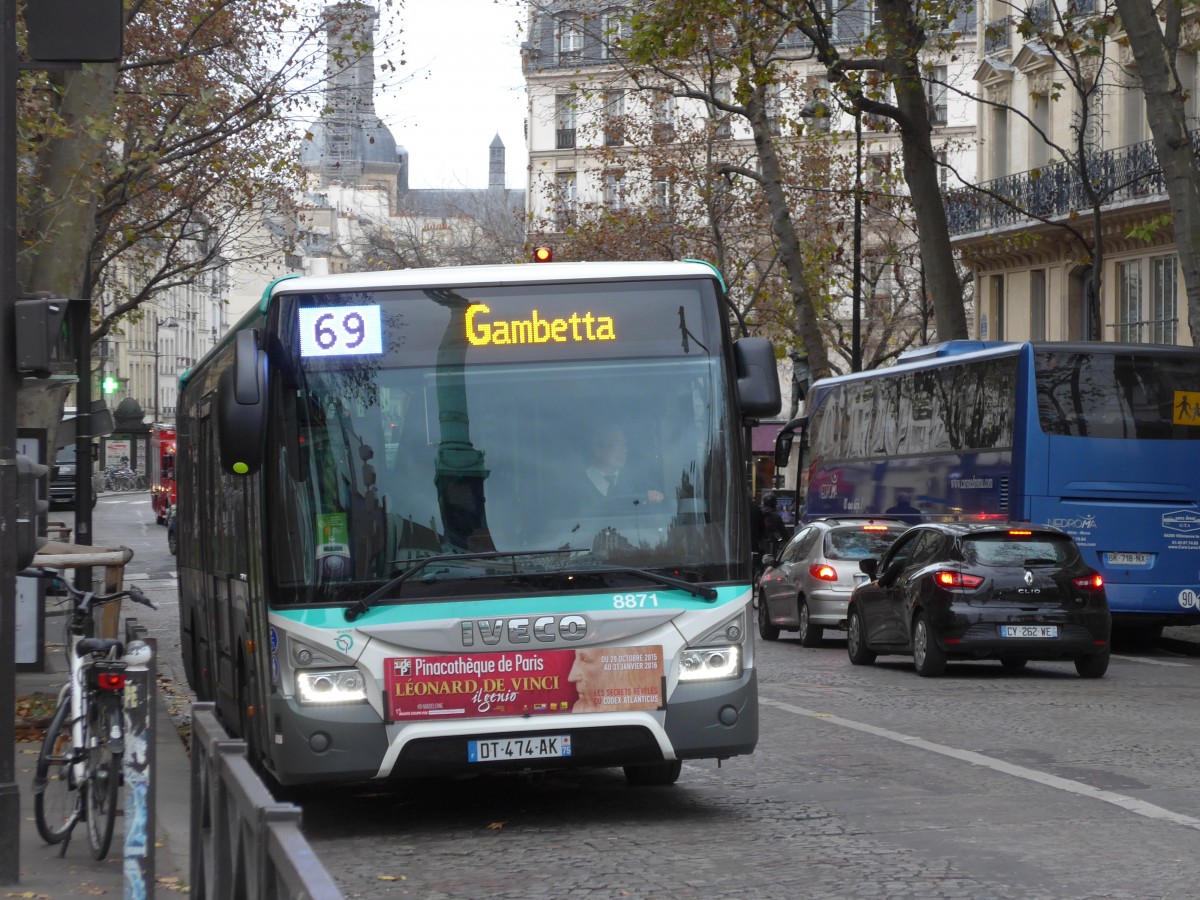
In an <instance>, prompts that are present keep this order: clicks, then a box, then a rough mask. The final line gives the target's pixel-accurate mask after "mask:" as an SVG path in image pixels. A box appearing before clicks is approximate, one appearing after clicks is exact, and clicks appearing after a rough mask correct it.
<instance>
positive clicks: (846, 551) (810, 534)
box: [758, 518, 908, 647]
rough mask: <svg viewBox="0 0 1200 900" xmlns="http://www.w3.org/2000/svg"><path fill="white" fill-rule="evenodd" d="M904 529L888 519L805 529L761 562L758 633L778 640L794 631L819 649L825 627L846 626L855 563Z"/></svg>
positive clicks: (859, 576)
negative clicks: (777, 554) (780, 635)
mask: <svg viewBox="0 0 1200 900" xmlns="http://www.w3.org/2000/svg"><path fill="white" fill-rule="evenodd" d="M907 527H908V526H907V525H905V524H904V523H902V522H897V521H889V520H887V519H839V518H829V519H820V520H818V521H816V522H813V523H811V524H809V525H805V526H804V527H803V528H801V529H800V530H799V531H797V532H796V534H795V535H793V536H792V539H791V540H790V541H788V543H787V545H786V546H784V548H783V549H782V550H781V551H780V553H779V556H778V558H776V557H774V556H765V557H763V573H762V576H761V577H760V578H759V580H758V633H759V634H761V635H762V636H763V638H764V640H768V641H773V640H776V639H778V637H779V632H780V630H781V629H786V630H788V631H798V632H799V636H800V643H801V645H802V646H805V647H818V646H820V644H821V639H822V638H823V637H824V633H825V629H826V628H842V629H844V628H845V627H846V604H847V603H848V602H849V600H850V592H851V591H852V590H854V585H855V584H856V583H857V582H858V581H866V575H864V574H863V573H862V572H861V571H860V570H859V567H858V563H859V560H862V559H866V558H868V557H875V558H878V557H880V556H882V555H883V553H884V551H886V550H887V548H888V547H889V546H891V543H892V541H894V540H895V539H896V538H897V537H899V536H900V535H901V534H902V533H903V532H904V530H905V529H906V528H907Z"/></svg>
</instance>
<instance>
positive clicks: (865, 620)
mask: <svg viewBox="0 0 1200 900" xmlns="http://www.w3.org/2000/svg"><path fill="white" fill-rule="evenodd" d="M859 565H860V567H861V568H862V570H863V571H864V572H865V573H866V574H867V575H868V576H869V577H870V578H871V579H872V580H871V581H870V582H868V583H867V584H863V585H860V586H859V587H857V588H855V590H854V593H853V595H852V596H851V597H850V608H849V611H848V620H847V636H846V649H847V652H848V653H849V655H850V662H852V663H854V664H855V665H860V666H862V665H870V664H871V663H873V662H875V658H876V656H877V655H880V654H906V655H907V654H909V653H911V654H912V656H913V663H914V665H915V667H916V670H917V674H918V675H922V676H926V677H930V676H937V675H941V674H942V672H943V671H945V668H946V662H947V660H950V659H998V660H1000V662H1001V663H1002V664H1003V665H1004V667H1005V668H1007V669H1020V668H1021V667H1023V666H1024V665H1025V663H1026V662H1028V661H1029V660H1031V659H1039V660H1052V659H1071V660H1074V662H1075V669H1076V671H1077V672H1078V673H1079V674H1080V676H1081V677H1083V678H1100V677H1102V676H1103V675H1104V673H1105V672H1106V671H1107V670H1108V658H1109V635H1110V632H1111V628H1112V619H1111V616H1110V615H1109V610H1108V600H1107V598H1106V597H1105V594H1104V581H1103V579H1102V578H1101V577H1100V575H1099V574H1098V573H1097V572H1096V571H1095V570H1094V569H1092V568H1090V567H1089V566H1088V565H1087V564H1086V563H1085V562H1084V561H1083V557H1082V556H1081V555H1080V553H1079V548H1078V547H1077V546H1076V544H1075V542H1074V541H1073V540H1072V539H1071V537H1070V535H1068V534H1066V533H1065V532H1062V531H1060V530H1058V529H1057V528H1051V527H1050V526H1042V525H1029V524H1026V523H1010V522H998V523H997V522H993V523H946V524H934V523H927V524H922V525H915V526H913V527H912V528H910V529H909V530H908V531H906V532H905V533H904V534H903V535H902V536H901V537H899V538H898V539H897V540H896V542H895V543H893V544H892V546H891V547H890V548H889V549H888V551H887V553H885V554H884V555H883V557H882V559H874V558H872V559H864V560H863V561H862V562H861V563H859Z"/></svg>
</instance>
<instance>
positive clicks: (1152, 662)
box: [1112, 656, 1192, 668]
mask: <svg viewBox="0 0 1200 900" xmlns="http://www.w3.org/2000/svg"><path fill="white" fill-rule="evenodd" d="M1112 658H1113V659H1121V660H1124V661H1125V662H1140V663H1145V664H1146V665H1148V666H1184V667H1185V668H1186V667H1190V666H1191V665H1192V664H1191V663H1185V662H1172V661H1171V660H1169V659H1150V657H1148V656H1113V657H1112Z"/></svg>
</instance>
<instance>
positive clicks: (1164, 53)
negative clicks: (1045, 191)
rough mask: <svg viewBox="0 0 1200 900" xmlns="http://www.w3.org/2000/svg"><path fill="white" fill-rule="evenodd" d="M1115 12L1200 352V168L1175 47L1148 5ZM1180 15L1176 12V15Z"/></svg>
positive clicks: (1126, 0) (1132, 2)
mask: <svg viewBox="0 0 1200 900" xmlns="http://www.w3.org/2000/svg"><path fill="white" fill-rule="evenodd" d="M1179 2H1180V0H1167V5H1170V4H1175V5H1176V6H1178V4H1179ZM1117 11H1118V12H1119V13H1120V15H1121V21H1122V23H1123V24H1124V26H1125V34H1126V36H1127V37H1128V39H1129V46H1130V48H1131V49H1132V50H1133V57H1134V59H1135V60H1137V64H1138V69H1139V70H1140V71H1141V78H1142V92H1143V93H1144V94H1145V96H1146V118H1147V120H1148V121H1149V122H1150V131H1151V133H1152V134H1153V135H1154V148H1155V150H1156V151H1157V153H1158V164H1159V165H1160V166H1161V167H1162V172H1163V180H1164V181H1165V182H1166V186H1167V197H1168V199H1169V201H1170V205H1171V216H1172V218H1173V220H1174V228H1175V244H1176V246H1177V247H1178V252H1179V263H1180V266H1181V268H1182V269H1183V283H1184V286H1185V288H1186V290H1187V313H1188V328H1189V330H1190V332H1191V336H1192V345H1193V346H1195V347H1200V168H1197V165H1196V152H1195V150H1194V149H1193V147H1192V141H1191V137H1190V136H1189V135H1188V131H1187V122H1186V120H1185V118H1184V106H1183V90H1182V89H1181V87H1180V85H1179V81H1178V78H1177V77H1176V74H1175V66H1174V64H1173V57H1174V54H1175V53H1176V52H1177V51H1178V49H1179V48H1178V45H1177V43H1178V42H1177V41H1174V42H1168V40H1167V38H1166V37H1165V35H1164V34H1163V30H1162V28H1160V27H1159V24H1158V17H1157V16H1156V15H1155V12H1154V4H1151V3H1147V2H1146V0H1117ZM1178 14H1179V12H1178V10H1176V11H1175V15H1178ZM1172 43H1173V44H1175V45H1174V46H1172Z"/></svg>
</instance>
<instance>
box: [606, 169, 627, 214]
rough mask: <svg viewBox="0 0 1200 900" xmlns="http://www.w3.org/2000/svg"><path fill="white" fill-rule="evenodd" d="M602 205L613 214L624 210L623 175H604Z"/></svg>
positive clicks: (622, 173)
mask: <svg viewBox="0 0 1200 900" xmlns="http://www.w3.org/2000/svg"><path fill="white" fill-rule="evenodd" d="M604 205H605V206H606V207H608V209H610V210H613V211H614V212H615V211H616V210H619V209H624V208H625V173H624V172H605V173H604Z"/></svg>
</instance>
